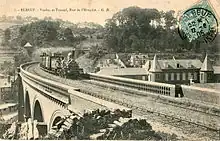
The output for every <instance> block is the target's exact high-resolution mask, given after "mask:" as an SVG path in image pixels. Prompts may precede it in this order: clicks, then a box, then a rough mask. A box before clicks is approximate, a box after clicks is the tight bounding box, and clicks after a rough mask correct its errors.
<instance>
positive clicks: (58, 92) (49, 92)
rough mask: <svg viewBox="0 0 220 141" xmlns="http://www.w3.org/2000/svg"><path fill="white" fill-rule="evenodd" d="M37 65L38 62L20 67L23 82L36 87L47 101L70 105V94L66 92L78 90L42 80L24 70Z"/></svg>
mask: <svg viewBox="0 0 220 141" xmlns="http://www.w3.org/2000/svg"><path fill="white" fill-rule="evenodd" d="M37 63H38V62H31V63H26V64H23V65H21V66H20V74H21V77H22V79H23V81H26V82H27V83H28V84H29V85H30V86H31V87H32V88H35V87H37V89H38V90H41V91H42V92H43V94H44V95H45V96H46V97H48V98H49V99H55V100H58V101H60V102H61V103H62V104H70V103H71V101H70V94H69V93H68V91H69V90H70V89H71V90H79V89H77V88H73V87H70V86H67V85H64V84H62V83H59V82H55V81H52V80H48V79H45V78H42V77H40V76H37V75H35V74H33V73H30V72H28V71H27V70H26V69H27V68H28V67H29V66H31V65H33V64H37Z"/></svg>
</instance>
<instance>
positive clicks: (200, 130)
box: [27, 66, 220, 140]
mask: <svg viewBox="0 0 220 141" xmlns="http://www.w3.org/2000/svg"><path fill="white" fill-rule="evenodd" d="M27 70H28V71H30V72H32V73H35V74H37V75H40V76H43V77H45V76H47V79H52V80H54V79H56V78H55V77H57V76H52V75H48V74H46V75H45V74H44V75H43V74H42V70H41V71H40V70H39V68H37V66H35V67H33V66H32V67H29V68H27ZM51 76H52V77H51ZM50 77H51V78H50ZM61 79H63V78H61ZM56 80H57V79H56ZM65 81H66V82H70V83H71V84H72V85H74V86H75V87H80V88H82V89H81V92H83V93H86V94H89V95H92V96H94V97H98V98H100V99H104V100H107V101H111V102H114V103H117V104H120V105H123V106H126V107H129V108H131V109H132V110H133V113H134V114H136V115H139V116H145V117H146V118H147V119H149V120H151V121H152V122H154V121H156V122H160V123H162V124H164V125H169V126H172V127H175V128H178V129H180V130H183V131H184V132H188V133H186V134H191V133H192V132H195V133H196V134H197V135H199V136H200V137H202V138H203V137H207V136H208V138H209V139H215V140H218V139H220V138H219V134H220V132H219V129H214V128H212V127H210V126H207V125H203V124H201V123H198V122H196V121H193V120H186V119H183V118H182V117H181V116H179V117H177V116H176V115H172V114H167V113H163V112H158V111H156V110H155V109H154V108H148V107H143V106H140V105H138V104H136V105H135V104H134V103H132V102H130V101H127V100H126V99H123V98H117V97H114V96H106V95H101V94H100V93H101V92H102V93H103V91H101V90H103V89H104V91H114V90H112V89H111V88H104V87H101V86H99V89H97V90H96V91H93V90H89V89H88V88H90V87H91V88H92V87H96V88H97V86H95V85H94V84H91V83H90V82H87V81H75V80H65ZM68 85H70V84H68ZM83 86H84V87H83ZM85 86H86V87H85ZM118 93H120V94H121V93H123V95H124V94H125V95H130V96H131V94H129V93H124V92H118ZM133 97H134V96H133ZM142 97H143V96H142Z"/></svg>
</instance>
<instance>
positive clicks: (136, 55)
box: [131, 54, 149, 59]
mask: <svg viewBox="0 0 220 141" xmlns="http://www.w3.org/2000/svg"><path fill="white" fill-rule="evenodd" d="M131 58H135V59H145V58H149V56H148V54H132V55H131Z"/></svg>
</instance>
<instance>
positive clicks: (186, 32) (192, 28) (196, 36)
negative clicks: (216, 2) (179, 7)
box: [178, 8, 218, 43]
mask: <svg viewBox="0 0 220 141" xmlns="http://www.w3.org/2000/svg"><path fill="white" fill-rule="evenodd" d="M178 31H179V34H180V37H181V38H182V39H183V40H186V39H187V40H188V41H189V42H192V41H193V40H198V41H200V42H205V43H210V42H212V41H213V40H214V39H215V37H216V35H217V33H218V21H217V19H216V17H215V15H214V14H213V13H212V12H211V11H209V10H207V9H205V8H191V9H189V10H187V11H185V12H184V13H183V15H182V16H181V17H180V19H179V27H178Z"/></svg>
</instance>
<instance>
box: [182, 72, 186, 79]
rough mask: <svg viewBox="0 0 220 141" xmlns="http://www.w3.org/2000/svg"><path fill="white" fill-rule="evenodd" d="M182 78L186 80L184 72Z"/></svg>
mask: <svg viewBox="0 0 220 141" xmlns="http://www.w3.org/2000/svg"><path fill="white" fill-rule="evenodd" d="M182 80H186V74H185V73H184V72H183V75H182Z"/></svg>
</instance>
